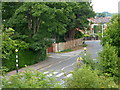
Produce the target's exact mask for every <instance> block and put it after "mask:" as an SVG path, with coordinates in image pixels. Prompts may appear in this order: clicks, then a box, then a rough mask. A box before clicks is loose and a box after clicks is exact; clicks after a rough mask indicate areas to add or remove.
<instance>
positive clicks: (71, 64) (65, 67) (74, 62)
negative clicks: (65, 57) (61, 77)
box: [61, 62, 75, 70]
mask: <svg viewBox="0 0 120 90" xmlns="http://www.w3.org/2000/svg"><path fill="white" fill-rule="evenodd" d="M74 64H75V62H74V63H72V64H71V65H68V66H65V67H63V68H62V69H61V70H64V69H65V68H67V67H70V66H72V65H74Z"/></svg>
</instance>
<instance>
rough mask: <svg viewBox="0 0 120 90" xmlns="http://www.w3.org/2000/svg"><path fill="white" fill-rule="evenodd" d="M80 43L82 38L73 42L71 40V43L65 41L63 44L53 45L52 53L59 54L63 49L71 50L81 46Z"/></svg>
mask: <svg viewBox="0 0 120 90" xmlns="http://www.w3.org/2000/svg"><path fill="white" fill-rule="evenodd" d="M82 42H83V38H80V39H75V40H71V41H67V42H63V43H54V44H53V52H60V51H63V50H65V49H71V48H73V47H76V46H79V45H82Z"/></svg>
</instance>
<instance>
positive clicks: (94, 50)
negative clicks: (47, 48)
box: [38, 40, 102, 80]
mask: <svg viewBox="0 0 120 90" xmlns="http://www.w3.org/2000/svg"><path fill="white" fill-rule="evenodd" d="M85 43H86V44H87V45H88V46H87V47H86V48H87V53H89V54H90V55H91V57H92V58H93V59H94V60H95V59H96V58H97V57H98V52H99V51H101V50H102V46H101V45H100V41H99V40H95V41H94V40H92V41H85ZM82 52H83V50H77V51H72V52H68V53H58V54H53V55H51V56H49V58H53V59H56V60H57V59H59V61H58V62H57V63H55V64H52V65H50V66H48V67H45V68H42V69H39V70H38V71H40V72H44V73H45V74H47V76H54V77H57V78H58V80H62V79H64V78H66V77H70V76H71V75H72V74H71V73H70V72H71V71H73V70H74V68H75V66H76V60H77V57H79V56H80V54H81V53H82ZM52 73H54V75H52ZM65 75H66V76H65Z"/></svg>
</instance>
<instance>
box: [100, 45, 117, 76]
mask: <svg viewBox="0 0 120 90" xmlns="http://www.w3.org/2000/svg"><path fill="white" fill-rule="evenodd" d="M117 53H118V52H117V50H116V47H114V46H111V45H109V44H106V45H105V46H104V48H103V50H102V52H100V53H99V56H100V57H99V58H100V64H101V66H102V68H103V69H102V70H103V72H104V73H109V74H111V75H112V76H117V77H118V76H119V74H118V65H119V64H118V61H119V58H118V56H117Z"/></svg>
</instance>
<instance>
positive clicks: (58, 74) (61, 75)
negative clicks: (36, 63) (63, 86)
mask: <svg viewBox="0 0 120 90" xmlns="http://www.w3.org/2000/svg"><path fill="white" fill-rule="evenodd" d="M63 74H64V73H60V74H58V75H56V77H60V76H62V75H63Z"/></svg>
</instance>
